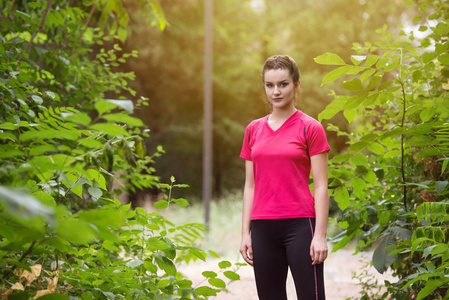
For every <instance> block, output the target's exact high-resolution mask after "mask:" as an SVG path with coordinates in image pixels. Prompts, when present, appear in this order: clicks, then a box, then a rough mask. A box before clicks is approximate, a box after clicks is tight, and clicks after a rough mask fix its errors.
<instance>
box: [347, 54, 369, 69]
mask: <svg viewBox="0 0 449 300" xmlns="http://www.w3.org/2000/svg"><path fill="white" fill-rule="evenodd" d="M365 59H366V56H365V55H351V61H352V63H353V64H354V65H356V66H358V65H359V64H360V63H361V62H362V61H364V60H365Z"/></svg>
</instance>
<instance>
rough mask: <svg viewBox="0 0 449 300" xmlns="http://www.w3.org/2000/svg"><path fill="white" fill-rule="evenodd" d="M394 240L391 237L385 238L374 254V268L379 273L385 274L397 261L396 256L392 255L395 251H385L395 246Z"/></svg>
mask: <svg viewBox="0 0 449 300" xmlns="http://www.w3.org/2000/svg"><path fill="white" fill-rule="evenodd" d="M395 245H396V243H395V242H394V239H393V238H392V237H390V236H387V237H385V238H384V239H383V240H382V241H381V242H380V244H379V246H377V248H376V250H374V253H373V266H374V268H376V270H377V272H379V273H381V274H383V273H384V272H385V271H386V270H387V269H388V268H389V267H390V266H391V265H392V264H393V262H394V261H395V260H396V255H390V252H392V251H393V249H385V248H387V247H389V246H395Z"/></svg>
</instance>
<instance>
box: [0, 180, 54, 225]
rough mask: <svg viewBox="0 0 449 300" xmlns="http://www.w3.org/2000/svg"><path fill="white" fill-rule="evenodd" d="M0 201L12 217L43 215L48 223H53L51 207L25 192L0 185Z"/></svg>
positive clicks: (27, 217) (22, 217)
mask: <svg viewBox="0 0 449 300" xmlns="http://www.w3.org/2000/svg"><path fill="white" fill-rule="evenodd" d="M0 201H2V202H3V203H4V205H5V207H6V209H7V211H8V212H9V213H10V214H11V215H13V216H14V217H17V218H20V219H30V218H35V217H43V218H44V219H45V220H47V222H49V223H50V224H54V223H55V219H54V218H55V212H54V209H53V207H50V206H47V205H44V204H42V203H41V202H40V201H38V200H36V199H35V198H34V197H32V196H30V195H28V194H26V193H23V192H21V191H16V190H10V189H7V188H5V187H2V186H0Z"/></svg>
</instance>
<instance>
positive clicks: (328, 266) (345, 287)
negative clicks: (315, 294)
mask: <svg viewBox="0 0 449 300" xmlns="http://www.w3.org/2000/svg"><path fill="white" fill-rule="evenodd" d="M352 253H353V251H352V250H345V249H341V250H339V251H337V252H336V253H331V254H330V256H329V258H328V259H327V260H326V262H325V267H324V268H325V269H324V270H325V275H324V276H325V284H326V299H327V300H346V299H359V298H360V291H361V287H360V286H359V285H358V283H359V280H358V279H354V278H353V273H354V272H357V273H360V272H361V271H362V270H363V267H364V265H365V264H366V263H367V262H369V258H370V257H371V255H372V254H371V253H365V254H358V255H353V254H352ZM229 261H231V262H232V261H233V260H232V259H229ZM234 261H235V260H234ZM217 263H218V261H214V260H208V261H207V262H206V263H204V262H202V261H200V262H195V263H193V264H189V265H187V266H181V267H180V268H179V269H178V270H179V271H181V272H182V273H183V274H185V275H186V276H188V278H189V279H190V280H192V281H193V282H194V285H196V284H199V283H201V282H202V283H201V284H202V285H204V284H205V283H206V282H204V277H203V276H202V275H201V273H202V272H203V271H215V272H217V273H218V272H219V270H220V269H219V268H218V266H217ZM368 271H369V274H371V275H372V276H371V275H370V277H372V278H375V279H377V280H378V282H379V283H380V284H381V283H382V282H383V281H384V280H385V279H387V280H390V281H393V280H394V278H392V277H391V275H390V274H385V275H381V274H379V273H378V272H377V271H376V270H375V269H374V268H373V267H371V268H369V270H368ZM237 273H238V274H239V275H240V280H239V281H234V282H231V283H229V284H228V285H227V288H228V293H224V292H222V293H220V294H218V296H217V297H211V298H210V299H215V300H257V299H258V298H257V292H256V287H255V284H254V274H253V270H252V268H251V267H249V266H245V267H241V268H240V269H239V270H238V272H237ZM221 278H223V277H222V276H221ZM225 282H228V281H226V280H225ZM287 292H288V299H289V300H294V299H297V298H296V294H295V287H294V284H293V279H292V278H291V276H290V275H289V277H288V279H287Z"/></svg>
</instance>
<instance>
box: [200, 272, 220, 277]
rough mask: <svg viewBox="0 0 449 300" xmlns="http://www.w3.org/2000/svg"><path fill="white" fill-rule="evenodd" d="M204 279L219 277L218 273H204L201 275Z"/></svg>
mask: <svg viewBox="0 0 449 300" xmlns="http://www.w3.org/2000/svg"><path fill="white" fill-rule="evenodd" d="M201 274H202V275H203V276H204V277H206V278H215V277H217V276H218V274H217V273H215V272H212V271H204V272H203V273H201Z"/></svg>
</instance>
